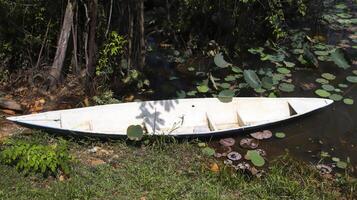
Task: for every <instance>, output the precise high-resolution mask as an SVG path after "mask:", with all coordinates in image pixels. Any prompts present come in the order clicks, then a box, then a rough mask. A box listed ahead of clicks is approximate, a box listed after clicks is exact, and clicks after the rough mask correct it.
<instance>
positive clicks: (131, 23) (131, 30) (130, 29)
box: [128, 0, 134, 67]
mask: <svg viewBox="0 0 357 200" xmlns="http://www.w3.org/2000/svg"><path fill="white" fill-rule="evenodd" d="M132 5H133V4H132V3H131V2H130V0H129V1H128V15H129V19H128V21H129V27H128V36H129V38H128V67H131V66H132V55H133V53H132V51H133V33H134V17H133V12H132Z"/></svg>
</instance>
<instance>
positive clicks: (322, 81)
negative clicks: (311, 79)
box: [315, 78, 329, 84]
mask: <svg viewBox="0 0 357 200" xmlns="http://www.w3.org/2000/svg"><path fill="white" fill-rule="evenodd" d="M315 81H316V82H317V83H321V84H328V83H329V81H328V80H326V79H323V78H317V79H316V80H315Z"/></svg>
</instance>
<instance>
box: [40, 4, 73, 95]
mask: <svg viewBox="0 0 357 200" xmlns="http://www.w3.org/2000/svg"><path fill="white" fill-rule="evenodd" d="M74 8H75V3H74V0H68V3H67V8H66V12H65V15H64V19H63V24H62V29H61V34H60V36H59V39H58V43H57V50H56V55H55V58H54V59H53V64H52V67H51V70H50V73H49V77H48V79H47V83H48V89H53V88H54V87H55V86H56V84H57V83H58V80H59V78H60V76H61V71H62V67H63V63H64V60H65V57H66V51H67V46H68V40H69V36H70V34H71V28H72V25H73V15H74Z"/></svg>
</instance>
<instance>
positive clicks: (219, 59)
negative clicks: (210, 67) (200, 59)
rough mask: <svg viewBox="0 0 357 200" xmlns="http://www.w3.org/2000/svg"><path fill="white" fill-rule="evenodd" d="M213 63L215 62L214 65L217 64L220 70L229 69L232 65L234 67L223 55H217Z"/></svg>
mask: <svg viewBox="0 0 357 200" xmlns="http://www.w3.org/2000/svg"><path fill="white" fill-rule="evenodd" d="M213 61H214V64H216V65H217V66H218V67H220V68H226V67H229V66H230V65H232V64H230V63H228V62H227V61H225V60H224V58H223V55H222V53H218V54H216V55H215V56H214V59H213Z"/></svg>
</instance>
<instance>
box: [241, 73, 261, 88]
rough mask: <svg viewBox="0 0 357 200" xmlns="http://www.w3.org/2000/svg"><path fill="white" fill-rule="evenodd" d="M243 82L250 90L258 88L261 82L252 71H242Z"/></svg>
mask: <svg viewBox="0 0 357 200" xmlns="http://www.w3.org/2000/svg"><path fill="white" fill-rule="evenodd" d="M243 74H244V80H245V81H246V82H247V83H248V84H249V86H250V87H252V88H260V87H261V81H260V79H259V77H258V75H257V74H256V73H255V71H253V70H244V72H243Z"/></svg>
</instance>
